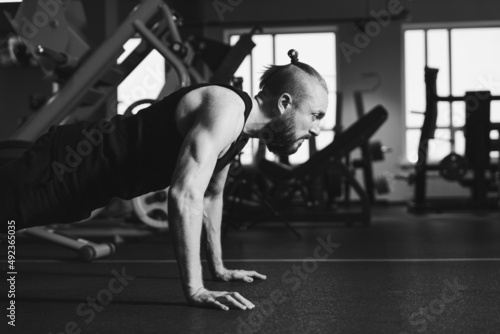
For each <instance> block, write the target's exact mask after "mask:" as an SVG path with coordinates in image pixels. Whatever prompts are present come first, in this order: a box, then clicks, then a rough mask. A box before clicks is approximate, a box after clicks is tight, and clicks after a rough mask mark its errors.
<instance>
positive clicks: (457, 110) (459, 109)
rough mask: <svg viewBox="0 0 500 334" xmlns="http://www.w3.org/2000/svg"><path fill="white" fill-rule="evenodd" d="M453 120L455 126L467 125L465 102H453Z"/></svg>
mask: <svg viewBox="0 0 500 334" xmlns="http://www.w3.org/2000/svg"><path fill="white" fill-rule="evenodd" d="M452 108H453V109H452V113H453V114H452V120H453V126H454V127H463V126H465V102H453V103H452Z"/></svg>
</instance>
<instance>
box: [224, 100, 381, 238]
mask: <svg viewBox="0 0 500 334" xmlns="http://www.w3.org/2000/svg"><path fill="white" fill-rule="evenodd" d="M387 117H388V113H387V111H386V110H385V109H384V108H383V107H382V106H377V107H375V108H373V109H372V110H371V111H369V112H368V113H366V114H364V115H363V116H362V117H361V118H360V119H359V120H357V121H356V122H355V123H354V124H352V125H351V126H350V127H348V128H347V129H346V130H345V131H342V132H341V133H338V134H337V135H336V136H335V139H334V140H333V142H332V143H331V144H329V145H328V146H326V147H325V148H323V149H322V150H320V151H317V152H316V153H314V154H313V155H312V156H311V158H310V159H309V160H308V161H306V162H305V163H303V164H301V165H298V166H296V167H293V168H292V167H290V166H289V165H286V164H282V163H274V162H270V161H268V160H266V159H261V160H260V161H259V162H257V169H258V170H259V171H261V173H262V174H263V175H264V176H265V177H266V179H267V181H269V182H268V185H269V186H268V187H267V188H265V189H263V188H262V187H259V186H257V185H256V182H252V181H251V180H250V179H249V178H248V177H245V175H244V173H241V174H242V175H243V177H240V181H239V183H236V184H233V185H231V184H230V183H229V182H228V187H229V189H228V191H227V194H226V196H227V198H228V202H229V203H230V204H229V207H228V208H227V209H228V211H229V214H228V217H227V219H226V220H229V221H231V218H232V212H233V211H234V209H235V208H236V207H237V208H238V212H245V214H244V216H245V217H246V218H247V220H250V221H253V223H251V224H250V225H254V224H256V223H258V222H260V221H262V220H264V219H266V218H268V217H270V216H271V217H273V218H274V219H279V220H281V221H282V222H283V223H284V224H285V226H286V227H287V228H288V229H290V230H291V231H292V232H293V233H294V234H295V235H296V236H297V237H300V235H299V234H298V232H297V231H296V230H295V229H293V228H292V227H291V225H290V224H289V222H290V221H292V220H307V221H311V220H318V221H328V222H346V223H347V224H348V225H351V224H352V223H354V222H361V223H363V224H364V225H368V224H370V220H371V210H370V206H371V202H370V198H369V196H368V194H367V193H366V191H365V190H364V189H363V187H362V186H361V184H360V183H359V182H358V181H357V180H356V178H355V177H354V175H353V173H352V171H351V170H350V169H349V168H348V166H347V165H346V164H345V163H344V162H343V159H344V157H345V156H346V155H348V154H349V153H350V152H351V151H353V150H354V149H356V148H360V147H362V146H363V145H364V144H366V143H367V141H368V140H369V138H370V137H372V136H373V134H374V133H375V132H376V131H377V130H378V129H379V128H380V127H381V126H382V124H384V122H385V121H386V120H387ZM331 170H335V171H337V172H338V173H339V178H340V180H342V179H345V180H346V181H347V182H348V183H349V184H350V186H351V187H352V188H353V190H354V191H355V192H356V194H357V195H358V196H359V199H360V204H361V205H360V207H361V208H360V210H358V211H353V210H341V208H340V207H337V208H332V207H328V205H324V203H321V202H322V201H320V200H318V196H317V194H315V192H314V190H312V188H314V185H313V183H314V180H315V177H316V176H320V175H324V173H325V172H327V171H331ZM230 174H231V173H230ZM237 174H239V173H237ZM239 176H240V175H239ZM333 183H337V185H338V183H339V182H338V179H335V181H334V182H332V183H331V184H330V185H333ZM244 185H247V186H246V188H248V187H250V189H251V190H250V191H248V189H247V190H246V192H247V193H248V192H250V193H251V194H252V195H254V196H255V197H256V198H257V199H258V200H257V205H251V204H250V202H249V201H248V200H245V195H243V193H244V192H245V189H244V188H245V187H243V186H244ZM319 188H320V189H322V191H328V189H326V188H327V187H325V184H321V185H320V187H319ZM320 196H321V195H320ZM348 209H350V208H348ZM247 211H248V215H247ZM263 212H264V213H263ZM252 213H253V215H252ZM256 216H257V217H256ZM228 226H229V224H226V225H225V231H227V227H228ZM239 227H241V224H240V226H239Z"/></svg>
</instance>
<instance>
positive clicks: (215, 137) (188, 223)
mask: <svg viewBox="0 0 500 334" xmlns="http://www.w3.org/2000/svg"><path fill="white" fill-rule="evenodd" d="M209 105H210V104H209ZM212 107H213V105H212ZM217 107H218V109H219V110H213V109H210V107H207V106H206V104H205V105H204V108H205V109H204V110H200V112H199V114H198V117H197V119H196V121H195V124H194V125H193V127H192V128H191V129H190V130H189V132H188V134H187V135H186V137H185V140H184V142H183V145H182V148H181V151H180V155H179V159H178V161H177V166H176V169H175V172H174V175H173V176H172V184H171V186H170V193H169V201H168V204H169V209H168V210H169V221H170V224H171V229H172V236H173V241H174V250H175V254H176V257H177V263H178V266H179V270H180V274H181V279H182V286H183V289H184V293H185V296H186V298H187V300H188V302H189V303H190V304H192V305H197V306H205V307H216V308H220V309H224V310H228V309H229V308H228V306H227V305H230V306H235V307H239V308H243V309H245V308H246V307H251V303H250V302H248V301H247V300H246V299H244V298H243V297H242V296H241V295H239V294H238V293H228V292H217V291H208V290H206V289H205V288H204V286H203V278H202V270H201V262H200V238H201V229H202V219H203V204H204V203H203V199H204V194H205V191H206V189H207V186H208V184H209V181H210V178H211V176H212V174H213V170H214V168H215V165H216V162H217V158H218V156H219V154H220V153H221V152H222V151H223V150H224V148H225V147H227V146H228V145H229V144H230V143H231V142H232V141H234V139H236V137H237V134H238V128H239V129H240V130H239V131H241V127H238V126H235V127H234V128H233V127H229V128H228V127H227V124H235V125H240V126H242V116H243V114H242V113H241V114H239V113H237V112H235V111H234V110H229V111H228V110H227V106H226V109H224V106H217ZM233 109H234V107H233Z"/></svg>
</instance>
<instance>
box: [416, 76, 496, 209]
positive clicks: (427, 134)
mask: <svg viewBox="0 0 500 334" xmlns="http://www.w3.org/2000/svg"><path fill="white" fill-rule="evenodd" d="M438 71H439V70H438V69H433V68H429V67H426V68H425V85H426V110H425V114H424V116H425V118H424V123H423V126H422V131H421V135H420V140H419V145H418V153H419V155H418V161H417V163H416V164H415V170H414V175H412V177H411V179H412V181H413V183H414V187H415V188H414V197H413V200H412V201H411V202H410V203H409V207H408V208H409V211H410V212H412V213H424V212H428V211H447V210H477V211H485V210H499V205H500V202H499V197H500V181H499V179H500V162H498V163H495V162H494V161H492V160H493V159H491V158H490V152H492V151H500V140H492V139H490V132H491V131H497V132H499V131H500V123H491V122H490V103H491V101H499V100H500V96H492V95H491V93H490V92H487V91H479V92H467V93H466V94H465V96H451V95H450V96H445V97H442V96H438V95H437V74H438ZM455 101H463V102H465V104H466V122H465V127H464V133H465V139H466V145H465V156H461V155H459V154H457V153H450V154H449V155H448V156H446V157H445V158H444V159H443V160H441V162H439V164H437V165H431V164H429V163H428V148H429V140H430V139H433V138H434V133H435V131H436V126H437V125H436V121H437V112H438V102H455ZM499 160H500V158H499ZM429 171H438V172H439V174H440V176H441V177H443V178H444V179H445V180H448V181H450V182H458V183H459V184H460V185H461V186H463V187H467V188H469V189H470V197H468V198H459V199H457V198H439V199H438V198H429V197H427V176H428V172H429ZM492 192H496V193H497V196H496V197H492V196H488V195H489V193H492Z"/></svg>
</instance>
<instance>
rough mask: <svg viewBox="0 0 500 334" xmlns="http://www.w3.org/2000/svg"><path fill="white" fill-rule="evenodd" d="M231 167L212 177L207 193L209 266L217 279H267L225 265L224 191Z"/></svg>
mask: <svg viewBox="0 0 500 334" xmlns="http://www.w3.org/2000/svg"><path fill="white" fill-rule="evenodd" d="M229 168H230V166H229V165H228V166H226V167H225V168H224V169H223V170H221V171H220V172H219V173H217V174H216V175H214V176H213V177H212V179H211V180H210V184H209V185H208V189H207V191H206V193H205V200H204V205H203V207H204V214H203V226H204V227H205V232H206V243H207V257H208V258H207V260H208V267H209V270H210V273H211V274H212V277H213V278H214V279H215V280H220V281H226V282H228V281H234V280H243V281H245V282H252V281H253V279H254V278H259V279H266V276H265V275H261V274H259V273H257V272H255V271H247V270H239V269H238V270H230V269H226V268H225V267H224V263H223V261H222V248H221V222H222V209H223V192H224V186H225V184H226V179H227V175H228V172H229Z"/></svg>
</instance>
